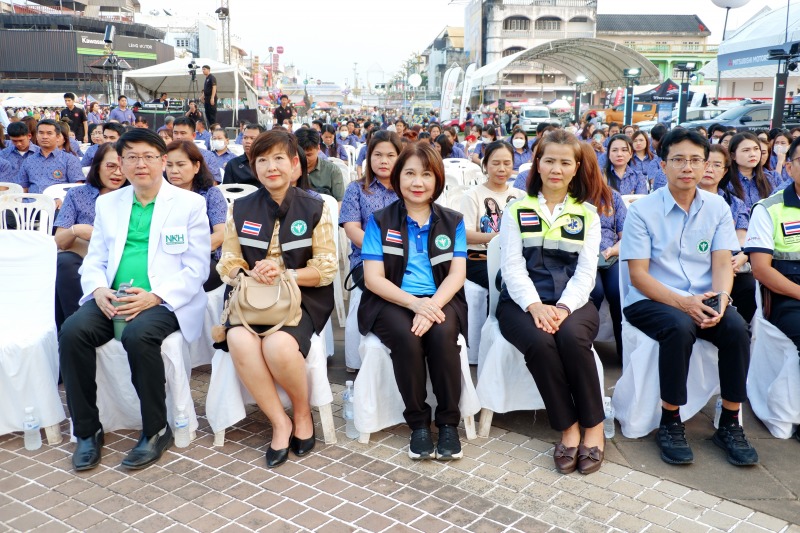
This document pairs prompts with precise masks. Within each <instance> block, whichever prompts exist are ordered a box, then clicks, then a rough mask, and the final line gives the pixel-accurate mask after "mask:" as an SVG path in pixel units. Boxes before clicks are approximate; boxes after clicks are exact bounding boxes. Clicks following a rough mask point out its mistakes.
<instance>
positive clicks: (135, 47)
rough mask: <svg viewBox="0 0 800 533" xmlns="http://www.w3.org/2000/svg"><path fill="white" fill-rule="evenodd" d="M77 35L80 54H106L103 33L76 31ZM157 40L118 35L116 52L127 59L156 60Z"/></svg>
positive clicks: (115, 40)
mask: <svg viewBox="0 0 800 533" xmlns="http://www.w3.org/2000/svg"><path fill="white" fill-rule="evenodd" d="M75 34H76V37H77V40H78V42H77V48H78V55H84V56H104V55H106V53H105V50H104V49H105V45H106V43H105V42H104V41H103V34H102V33H86V32H81V31H78V32H75ZM155 43H156V42H155V41H151V40H149V39H138V38H133V37H122V36H119V35H117V36H116V37H115V38H114V53H115V54H117V55H118V56H119V57H124V58H126V59H147V60H150V61H156V60H157V59H158V57H157V54H156V47H155Z"/></svg>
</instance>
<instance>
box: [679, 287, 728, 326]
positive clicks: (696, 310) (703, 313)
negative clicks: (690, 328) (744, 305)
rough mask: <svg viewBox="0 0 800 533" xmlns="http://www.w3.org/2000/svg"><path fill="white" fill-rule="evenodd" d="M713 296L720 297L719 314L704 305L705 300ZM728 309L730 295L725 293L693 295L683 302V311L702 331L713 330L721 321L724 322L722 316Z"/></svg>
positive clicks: (685, 298)
mask: <svg viewBox="0 0 800 533" xmlns="http://www.w3.org/2000/svg"><path fill="white" fill-rule="evenodd" d="M712 296H719V298H720V302H719V303H720V305H719V309H720V312H719V313H717V312H716V311H715V310H714V309H712V308H710V307H709V306H707V305H705V304H704V303H703V300H706V299H708V298H711V297H712ZM727 307H728V295H727V294H725V293H722V292H721V293H719V294H718V293H716V292H704V293H703V294H693V295H691V296H686V297H684V298H683V300H682V301H681V310H682V311H683V312H684V313H686V314H687V315H689V317H690V318H691V319H692V320H693V321H694V323H695V324H697V326H698V327H699V328H700V329H708V328H713V327H714V326H716V325H717V324H719V321H720V320H722V315H724V314H725V309H726V308H727Z"/></svg>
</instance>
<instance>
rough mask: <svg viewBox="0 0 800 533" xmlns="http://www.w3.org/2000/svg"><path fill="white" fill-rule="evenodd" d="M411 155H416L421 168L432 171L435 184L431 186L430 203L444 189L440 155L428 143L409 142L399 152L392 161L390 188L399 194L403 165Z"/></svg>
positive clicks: (442, 165)
mask: <svg viewBox="0 0 800 533" xmlns="http://www.w3.org/2000/svg"><path fill="white" fill-rule="evenodd" d="M412 157H418V158H419V160H420V162H421V163H422V168H423V170H428V171H430V172H432V173H433V176H434V178H435V179H436V184H435V185H434V187H433V196H431V203H433V202H434V201H435V200H436V199H437V198H439V196H441V194H442V192H443V191H444V182H445V180H444V163H443V162H442V156H440V155H439V153H438V152H437V151H436V150H435V149H434V148H433V146H432V145H430V144H429V143H411V144H407V145H406V147H405V148H404V149H403V151H402V152H400V155H399V156H398V158H397V161H395V163H394V168H393V169H392V177H391V178H390V181H391V184H392V189H394V190H395V192H396V193H397V196H400V175H401V174H402V173H403V167H405V166H406V162H407V161H408V160H409V159H411V158H412Z"/></svg>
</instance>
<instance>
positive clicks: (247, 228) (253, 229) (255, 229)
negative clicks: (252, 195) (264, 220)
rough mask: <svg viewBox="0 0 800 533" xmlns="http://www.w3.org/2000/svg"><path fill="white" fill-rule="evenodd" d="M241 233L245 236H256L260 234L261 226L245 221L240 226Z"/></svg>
mask: <svg viewBox="0 0 800 533" xmlns="http://www.w3.org/2000/svg"><path fill="white" fill-rule="evenodd" d="M242 233H244V234H245V235H258V234H259V233H261V224H256V223H255V222H250V221H249V220H245V221H244V223H243V224H242Z"/></svg>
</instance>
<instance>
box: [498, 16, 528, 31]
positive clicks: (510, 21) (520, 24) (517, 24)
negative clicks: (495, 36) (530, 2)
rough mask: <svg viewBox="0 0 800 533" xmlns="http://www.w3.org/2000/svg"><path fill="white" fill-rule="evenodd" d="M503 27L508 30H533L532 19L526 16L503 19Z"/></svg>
mask: <svg viewBox="0 0 800 533" xmlns="http://www.w3.org/2000/svg"><path fill="white" fill-rule="evenodd" d="M503 29H504V30H507V31H531V19H529V18H526V17H508V18H507V19H505V20H504V21H503Z"/></svg>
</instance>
